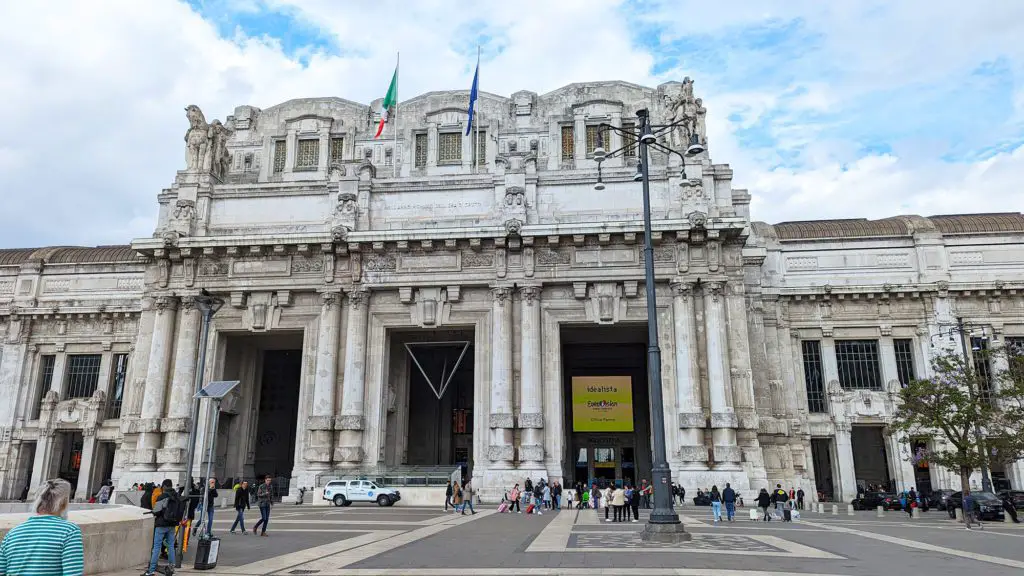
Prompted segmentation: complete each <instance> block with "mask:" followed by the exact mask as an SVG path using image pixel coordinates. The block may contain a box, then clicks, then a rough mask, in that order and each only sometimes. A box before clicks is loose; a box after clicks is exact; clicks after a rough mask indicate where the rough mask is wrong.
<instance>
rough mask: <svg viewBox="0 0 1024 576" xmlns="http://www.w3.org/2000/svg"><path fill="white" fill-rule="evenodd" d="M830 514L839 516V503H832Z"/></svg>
mask: <svg viewBox="0 0 1024 576" xmlns="http://www.w3.org/2000/svg"><path fill="white" fill-rule="evenodd" d="M832 515H833V516H839V504H833V505H832Z"/></svg>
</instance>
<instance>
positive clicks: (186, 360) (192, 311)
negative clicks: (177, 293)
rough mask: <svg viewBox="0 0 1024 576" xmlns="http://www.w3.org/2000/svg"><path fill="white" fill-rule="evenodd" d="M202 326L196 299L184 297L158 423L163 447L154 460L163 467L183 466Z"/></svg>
mask: <svg viewBox="0 0 1024 576" xmlns="http://www.w3.org/2000/svg"><path fill="white" fill-rule="evenodd" d="M201 326H202V313H201V312H200V311H199V309H198V308H197V307H196V301H195V298H194V297H192V296H186V297H183V298H182V299H181V307H180V310H179V311H178V338H177V344H176V345H175V351H176V352H175V355H174V372H173V376H172V379H171V400H170V402H168V405H167V417H166V418H164V419H163V422H161V423H160V430H161V431H162V432H163V433H164V447H163V449H162V450H160V451H159V452H157V455H156V461H157V463H158V464H161V465H162V466H161V467H162V469H164V470H184V469H185V458H186V456H187V452H188V433H189V429H190V427H191V419H192V397H193V396H195V385H196V369H197V365H196V364H197V352H198V351H199V331H200V329H201Z"/></svg>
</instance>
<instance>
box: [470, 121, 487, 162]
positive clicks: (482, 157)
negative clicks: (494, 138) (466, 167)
mask: <svg viewBox="0 0 1024 576" xmlns="http://www.w3.org/2000/svg"><path fill="white" fill-rule="evenodd" d="M473 137H474V138H476V139H477V140H476V157H475V158H473V161H474V162H475V163H477V164H479V165H481V166H483V165H484V164H487V133H486V132H484V131H483V130H481V131H480V134H479V135H477V134H476V133H475V132H474V133H473Z"/></svg>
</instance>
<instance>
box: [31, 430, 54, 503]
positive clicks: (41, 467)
mask: <svg viewBox="0 0 1024 576" xmlns="http://www.w3.org/2000/svg"><path fill="white" fill-rule="evenodd" d="M53 441H54V431H53V430H51V429H48V428H44V429H41V430H39V438H38V440H36V454H35V460H34V461H33V462H32V477H31V478H29V484H28V485H29V495H30V496H35V494H36V490H37V488H39V485H40V484H42V483H43V482H44V481H45V480H49V479H50V463H51V462H52V461H53Z"/></svg>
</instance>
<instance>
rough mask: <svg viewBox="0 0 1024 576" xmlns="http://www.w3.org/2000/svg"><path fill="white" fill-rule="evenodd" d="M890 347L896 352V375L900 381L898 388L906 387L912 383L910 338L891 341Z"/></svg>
mask: <svg viewBox="0 0 1024 576" xmlns="http://www.w3.org/2000/svg"><path fill="white" fill-rule="evenodd" d="M892 347H893V349H894V350H895V351H896V375H897V377H898V378H899V379H900V386H903V387H906V386H907V385H908V384H910V383H911V382H913V381H914V379H915V378H916V377H917V376H915V370H914V341H913V340H912V339H910V338H896V339H894V340H893V341H892Z"/></svg>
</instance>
